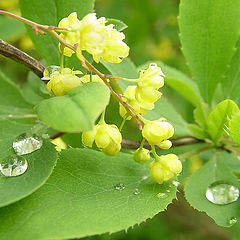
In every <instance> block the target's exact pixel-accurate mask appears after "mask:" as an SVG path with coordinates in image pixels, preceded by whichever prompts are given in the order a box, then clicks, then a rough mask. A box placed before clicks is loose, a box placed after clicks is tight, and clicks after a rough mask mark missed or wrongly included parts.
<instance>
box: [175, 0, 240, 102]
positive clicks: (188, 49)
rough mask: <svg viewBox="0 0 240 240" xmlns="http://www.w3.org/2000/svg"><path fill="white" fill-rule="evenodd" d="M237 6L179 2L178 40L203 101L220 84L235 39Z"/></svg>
mask: <svg viewBox="0 0 240 240" xmlns="http://www.w3.org/2000/svg"><path fill="white" fill-rule="evenodd" d="M239 14H240V2H239V1H238V0H232V1H225V0H219V1H209V0H196V1H192V0H182V1H181V4H180V17H179V27H180V39H181V43H182V48H183V53H184V55H185V57H186V60H187V61H188V64H189V67H190V70H191V71H192V74H193V78H194V80H195V81H196V83H197V84H198V87H199V90H200V92H201V94H202V96H203V98H204V100H205V101H207V102H208V103H211V102H212V98H213V94H214V91H215V89H216V87H217V85H218V83H221V81H223V74H224V73H225V71H226V70H227V65H228V64H229V63H230V61H231V58H232V56H233V54H234V47H235V44H236V42H237V40H238V37H239V29H240V27H239V26H240V22H239V21H240V20H239V18H238V16H239Z"/></svg>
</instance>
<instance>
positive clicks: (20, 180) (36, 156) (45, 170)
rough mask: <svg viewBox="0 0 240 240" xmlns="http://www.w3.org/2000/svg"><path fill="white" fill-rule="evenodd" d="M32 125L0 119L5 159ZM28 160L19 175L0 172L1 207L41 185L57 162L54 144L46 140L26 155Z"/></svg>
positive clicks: (0, 145) (0, 142)
mask: <svg viewBox="0 0 240 240" xmlns="http://www.w3.org/2000/svg"><path fill="white" fill-rule="evenodd" d="M30 129H31V126H29V125H23V124H18V123H14V122H11V121H1V120H0V155H1V159H4V158H5V157H7V156H8V155H11V154H13V149H12V143H13V141H14V140H15V138H16V137H18V136H19V135H20V134H22V133H25V132H29V131H30ZM24 158H25V159H26V160H27V162H28V169H27V171H26V172H25V173H24V174H23V175H22V176H19V177H11V178H9V177H5V176H3V175H2V174H0V207H2V206H6V205H8V204H10V203H13V202H16V201H18V200H20V199H22V198H24V197H26V196H28V195H30V194H31V193H32V192H34V191H35V190H36V189H38V188H39V187H41V186H42V185H43V184H44V183H45V182H46V180H47V179H48V177H49V176H50V174H51V173H52V170H53V168H54V166H55V164H56V160H57V153H56V150H55V148H54V145H52V144H50V143H49V141H47V140H45V141H44V143H43V146H42V147H41V148H40V149H39V150H37V151H35V152H33V153H31V154H27V155H24Z"/></svg>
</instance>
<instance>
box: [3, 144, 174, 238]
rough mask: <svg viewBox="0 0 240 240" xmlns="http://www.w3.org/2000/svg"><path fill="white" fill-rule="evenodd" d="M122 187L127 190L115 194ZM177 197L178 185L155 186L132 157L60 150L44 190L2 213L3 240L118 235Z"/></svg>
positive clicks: (144, 168)
mask: <svg viewBox="0 0 240 240" xmlns="http://www.w3.org/2000/svg"><path fill="white" fill-rule="evenodd" d="M118 184H123V186H124V187H125V188H124V189H123V190H117V189H116V185H118ZM136 189H138V191H139V194H138V195H135V194H134V193H135V191H136ZM167 190H169V191H170V192H167ZM159 192H161V193H167V195H166V198H157V197H156V195H157V194H158V193H159ZM175 194H176V187H175V186H172V187H170V182H168V183H164V184H157V183H154V182H153V180H152V179H151V178H150V177H149V169H148V166H142V165H140V164H137V163H135V162H134V161H133V159H132V155H130V154H125V153H119V154H118V155H117V156H114V157H108V156H104V155H103V154H102V153H101V152H98V151H93V150H89V149H86V148H85V149H70V150H66V151H62V153H61V156H60V159H59V160H58V163H57V166H56V167H55V169H54V171H53V173H52V175H51V177H50V178H49V179H48V181H47V183H46V184H45V185H44V186H43V187H41V188H40V189H39V190H38V191H36V192H35V193H33V194H32V195H31V196H29V197H27V198H25V199H23V200H21V201H19V202H17V203H16V204H12V205H10V206H8V207H5V208H1V209H0V222H1V224H0V232H1V240H9V239H11V240H15V239H16V240H19V239H24V240H32V239H34V240H41V239H70V238H80V237H84V236H89V235H95V234H101V233H105V232H115V231H120V230H122V229H126V228H128V227H130V226H133V225H134V224H137V223H140V222H142V221H145V220H146V219H148V218H152V217H153V216H154V215H155V214H157V213H158V212H160V211H163V210H164V209H166V207H167V205H168V204H169V203H171V201H172V199H173V198H175ZM146 206H147V207H146ZM43 219H44V221H43ZM6 229H7V231H6Z"/></svg>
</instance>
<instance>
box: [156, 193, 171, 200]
mask: <svg viewBox="0 0 240 240" xmlns="http://www.w3.org/2000/svg"><path fill="white" fill-rule="evenodd" d="M156 197H157V198H161V199H163V198H167V197H168V195H167V193H163V192H159V193H158V194H157V195H156Z"/></svg>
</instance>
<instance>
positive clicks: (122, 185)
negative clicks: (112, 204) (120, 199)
mask: <svg viewBox="0 0 240 240" xmlns="http://www.w3.org/2000/svg"><path fill="white" fill-rule="evenodd" d="M114 188H115V189H116V190H118V191H122V190H124V189H125V185H124V184H123V183H118V184H117V185H115V186H114Z"/></svg>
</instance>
